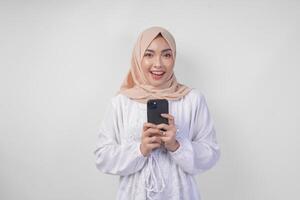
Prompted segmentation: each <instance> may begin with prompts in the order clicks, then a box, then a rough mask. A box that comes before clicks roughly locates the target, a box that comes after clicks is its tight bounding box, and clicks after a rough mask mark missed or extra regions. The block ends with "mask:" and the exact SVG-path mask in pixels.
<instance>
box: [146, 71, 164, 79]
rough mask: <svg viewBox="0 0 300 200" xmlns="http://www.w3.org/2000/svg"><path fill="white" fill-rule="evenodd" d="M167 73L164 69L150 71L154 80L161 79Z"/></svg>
mask: <svg viewBox="0 0 300 200" xmlns="http://www.w3.org/2000/svg"><path fill="white" fill-rule="evenodd" d="M165 73H166V72H164V71H150V74H151V77H152V78H153V79H154V80H159V79H161V78H162V77H163V76H164V74H165Z"/></svg>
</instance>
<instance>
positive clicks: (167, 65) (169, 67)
mask: <svg viewBox="0 0 300 200" xmlns="http://www.w3.org/2000/svg"><path fill="white" fill-rule="evenodd" d="M173 67H174V62H173V60H166V61H165V68H166V71H167V73H172V72H173Z"/></svg>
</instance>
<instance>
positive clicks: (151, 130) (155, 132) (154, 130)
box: [144, 128, 160, 137]
mask: <svg viewBox="0 0 300 200" xmlns="http://www.w3.org/2000/svg"><path fill="white" fill-rule="evenodd" d="M159 134H160V130H159V129H157V128H148V129H147V130H146V131H145V132H144V135H145V136H146V137H151V136H153V135H159Z"/></svg>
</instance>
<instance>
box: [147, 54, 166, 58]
mask: <svg viewBox="0 0 300 200" xmlns="http://www.w3.org/2000/svg"><path fill="white" fill-rule="evenodd" d="M144 56H145V57H151V56H152V54H150V53H145V54H144ZM163 56H164V57H167V58H170V57H171V54H170V53H167V54H165V55H163Z"/></svg>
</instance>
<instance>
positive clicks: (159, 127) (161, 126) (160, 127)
mask: <svg viewBox="0 0 300 200" xmlns="http://www.w3.org/2000/svg"><path fill="white" fill-rule="evenodd" d="M157 128H158V129H160V130H162V129H164V130H166V131H167V130H169V129H170V126H169V125H167V124H159V125H157Z"/></svg>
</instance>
